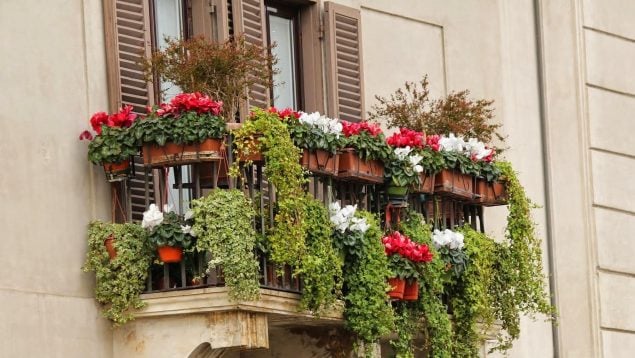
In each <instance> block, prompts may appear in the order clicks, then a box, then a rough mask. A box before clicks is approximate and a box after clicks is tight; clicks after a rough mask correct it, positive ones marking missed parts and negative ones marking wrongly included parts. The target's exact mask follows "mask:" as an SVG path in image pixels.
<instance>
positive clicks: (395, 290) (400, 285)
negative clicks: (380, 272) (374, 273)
mask: <svg viewBox="0 0 635 358" xmlns="http://www.w3.org/2000/svg"><path fill="white" fill-rule="evenodd" d="M388 284H389V285H390V287H391V288H392V290H390V291H389V292H388V296H390V298H392V299H397V300H400V299H402V298H403V292H404V289H405V288H406V280H403V279H401V278H397V277H393V278H389V279H388Z"/></svg>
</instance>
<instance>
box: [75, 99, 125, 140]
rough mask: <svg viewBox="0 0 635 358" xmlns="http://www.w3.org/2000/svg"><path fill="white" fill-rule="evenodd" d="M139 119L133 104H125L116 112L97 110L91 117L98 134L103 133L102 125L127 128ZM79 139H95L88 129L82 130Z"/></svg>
mask: <svg viewBox="0 0 635 358" xmlns="http://www.w3.org/2000/svg"><path fill="white" fill-rule="evenodd" d="M135 119H137V115H136V114H135V113H132V106H124V107H123V108H121V109H120V110H119V112H117V113H115V114H111V115H108V114H107V113H106V112H97V113H95V114H93V116H92V117H90V125H91V127H93V130H94V131H95V132H96V133H97V134H101V128H102V126H104V125H105V126H106V127H117V128H125V127H130V126H131V125H132V123H133V122H134V121H135ZM79 139H89V140H90V139H93V136H92V135H91V134H90V132H88V131H84V132H82V134H81V135H80V136H79Z"/></svg>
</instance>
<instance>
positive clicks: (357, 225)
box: [329, 201, 370, 233]
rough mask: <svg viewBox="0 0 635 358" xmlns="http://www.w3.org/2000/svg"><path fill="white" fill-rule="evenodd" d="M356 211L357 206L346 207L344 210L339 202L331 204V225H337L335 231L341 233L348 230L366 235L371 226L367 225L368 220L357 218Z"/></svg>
mask: <svg viewBox="0 0 635 358" xmlns="http://www.w3.org/2000/svg"><path fill="white" fill-rule="evenodd" d="M355 211H357V205H346V206H345V207H343V208H342V207H341V206H340V203H339V202H337V201H336V202H334V203H331V205H329V212H330V214H331V223H333V225H335V229H336V230H337V231H339V232H341V233H343V232H345V231H346V230H350V231H358V232H361V233H365V232H366V230H368V228H369V227H370V225H368V224H367V223H366V219H363V218H356V217H355Z"/></svg>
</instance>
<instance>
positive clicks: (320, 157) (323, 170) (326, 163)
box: [300, 149, 340, 176]
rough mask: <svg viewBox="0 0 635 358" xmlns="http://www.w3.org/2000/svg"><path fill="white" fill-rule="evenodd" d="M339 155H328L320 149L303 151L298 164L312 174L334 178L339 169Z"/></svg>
mask: <svg viewBox="0 0 635 358" xmlns="http://www.w3.org/2000/svg"><path fill="white" fill-rule="evenodd" d="M339 162H340V157H339V154H333V153H329V152H327V151H325V150H322V149H317V150H309V149H304V151H303V152H302V158H301V159H300V164H302V166H303V167H304V168H306V169H307V170H309V171H310V172H311V173H313V174H321V175H327V176H336V175H337V173H338V169H339Z"/></svg>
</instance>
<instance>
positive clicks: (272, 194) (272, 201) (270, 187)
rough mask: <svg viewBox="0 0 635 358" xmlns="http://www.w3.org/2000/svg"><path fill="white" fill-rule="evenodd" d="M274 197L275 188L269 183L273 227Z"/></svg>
mask: <svg viewBox="0 0 635 358" xmlns="http://www.w3.org/2000/svg"><path fill="white" fill-rule="evenodd" d="M274 197H275V188H274V187H273V184H272V183H271V182H269V225H271V227H273V204H274V200H275V199H274Z"/></svg>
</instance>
